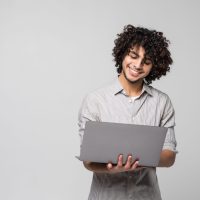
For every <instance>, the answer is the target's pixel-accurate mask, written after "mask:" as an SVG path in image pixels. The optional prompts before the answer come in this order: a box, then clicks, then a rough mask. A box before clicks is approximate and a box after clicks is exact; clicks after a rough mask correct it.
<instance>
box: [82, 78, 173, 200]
mask: <svg viewBox="0 0 200 200" xmlns="http://www.w3.org/2000/svg"><path fill="white" fill-rule="evenodd" d="M88 120H91V121H101V122H116V123H130V124H140V125H150V126H164V127H167V128H168V131H167V135H166V138H165V142H164V145H163V149H168V150H171V151H174V152H176V139H175V133H174V126H175V116H174V109H173V106H172V103H171V101H170V99H169V97H168V96H167V95H166V94H165V93H163V92H161V91H159V90H157V89H155V88H153V87H152V86H148V85H146V84H145V83H144V84H143V88H142V92H141V94H140V96H138V97H136V98H132V97H129V96H128V95H126V92H125V90H124V89H123V88H122V86H121V84H120V82H119V80H118V79H117V80H115V81H114V83H112V84H110V85H108V86H107V87H104V88H101V89H98V90H96V91H94V92H92V93H90V94H88V95H86V97H85V98H84V100H83V103H82V106H81V108H80V111H79V122H78V125H79V135H80V139H81V143H82V138H83V134H84V128H85V123H86V121H88ZM88 199H89V200H126V199H135V200H147V199H148V200H161V194H160V190H159V185H158V181H157V175H156V168H142V169H140V170H135V171H133V172H122V173H117V174H109V173H93V180H92V185H91V189H90V194H89V198H88Z"/></svg>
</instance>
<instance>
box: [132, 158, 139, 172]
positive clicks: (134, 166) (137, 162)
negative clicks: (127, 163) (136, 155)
mask: <svg viewBox="0 0 200 200" xmlns="http://www.w3.org/2000/svg"><path fill="white" fill-rule="evenodd" d="M138 165H139V161H138V160H137V161H135V162H134V163H133V165H132V167H131V169H132V170H134V169H136V168H137V166H138Z"/></svg>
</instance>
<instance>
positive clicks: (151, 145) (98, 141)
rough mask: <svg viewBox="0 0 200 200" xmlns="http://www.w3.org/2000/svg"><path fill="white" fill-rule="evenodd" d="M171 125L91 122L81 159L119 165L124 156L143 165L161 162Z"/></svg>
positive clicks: (87, 123) (85, 136) (87, 126)
mask: <svg viewBox="0 0 200 200" xmlns="http://www.w3.org/2000/svg"><path fill="white" fill-rule="evenodd" d="M166 133H167V128H166V127H157V126H147V125H135V124H122V123H111V122H96V121H87V122H86V125H85V131H84V135H83V141H82V145H81V152H80V156H79V157H77V158H78V159H79V160H81V161H89V162H97V163H108V162H111V163H113V164H116V163H117V161H118V156H119V155H120V154H122V155H123V163H124V164H125V163H126V160H127V157H128V155H132V156H133V159H134V160H135V159H139V165H140V166H147V167H156V166H158V164H159V159H160V153H161V151H162V148H163V144H164V140H165V137H166Z"/></svg>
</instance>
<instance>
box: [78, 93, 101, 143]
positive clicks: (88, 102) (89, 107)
mask: <svg viewBox="0 0 200 200" xmlns="http://www.w3.org/2000/svg"><path fill="white" fill-rule="evenodd" d="M97 111H98V110H97V104H96V101H95V98H94V96H93V95H92V94H90V95H87V96H86V97H85V98H84V99H83V102H82V105H81V107H80V109H79V113H78V127H79V136H80V147H81V144H82V141H83V135H84V130H85V124H86V122H87V121H98V112H97Z"/></svg>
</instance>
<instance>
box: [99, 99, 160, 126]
mask: <svg viewBox="0 0 200 200" xmlns="http://www.w3.org/2000/svg"><path fill="white" fill-rule="evenodd" d="M98 110H99V120H100V121H104V122H116V123H128V124H140V125H150V126H159V125H160V121H161V118H162V112H163V109H162V106H161V105H160V104H159V101H157V100H156V99H152V98H149V97H148V96H144V97H143V98H140V99H136V100H134V101H132V100H131V99H130V98H128V97H123V96H121V97H118V98H114V99H105V101H104V102H103V103H101V104H99V109H98Z"/></svg>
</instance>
